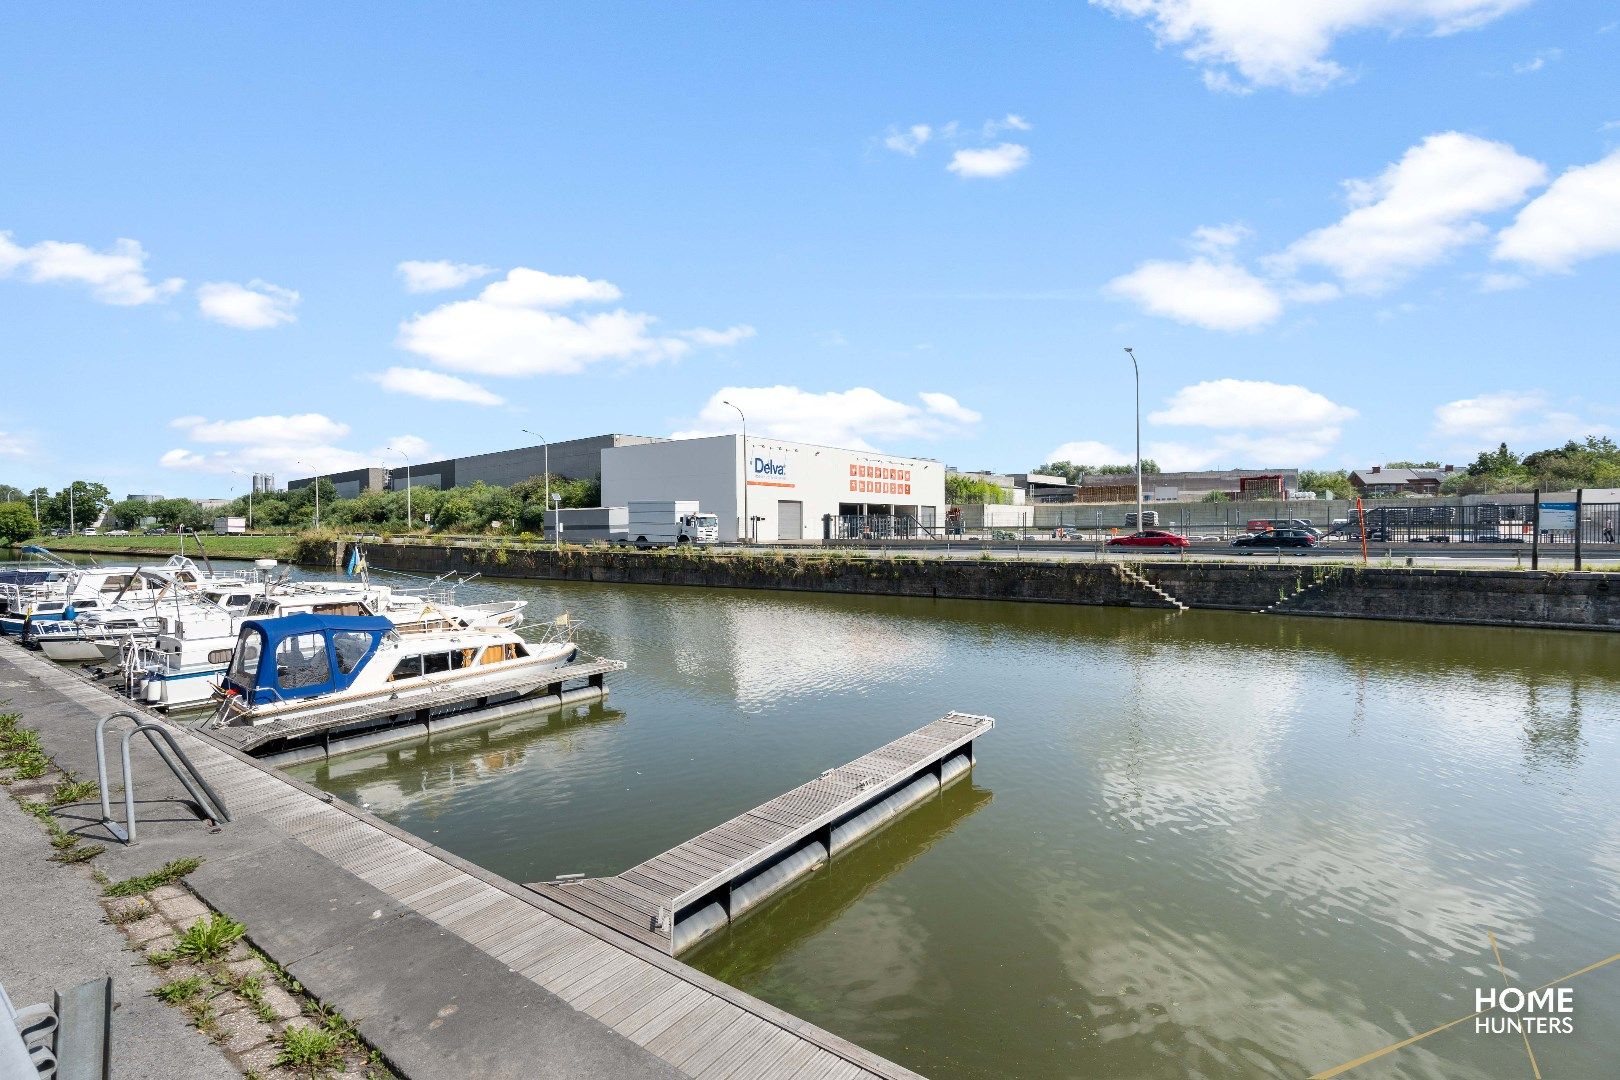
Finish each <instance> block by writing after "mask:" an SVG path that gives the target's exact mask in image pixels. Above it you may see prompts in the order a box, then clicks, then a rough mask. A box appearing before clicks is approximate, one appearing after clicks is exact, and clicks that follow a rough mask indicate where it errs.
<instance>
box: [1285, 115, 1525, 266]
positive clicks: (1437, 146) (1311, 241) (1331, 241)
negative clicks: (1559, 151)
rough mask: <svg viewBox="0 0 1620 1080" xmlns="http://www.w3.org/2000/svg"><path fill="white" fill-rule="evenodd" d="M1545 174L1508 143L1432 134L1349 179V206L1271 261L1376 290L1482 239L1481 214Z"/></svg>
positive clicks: (1515, 197) (1519, 197)
mask: <svg viewBox="0 0 1620 1080" xmlns="http://www.w3.org/2000/svg"><path fill="white" fill-rule="evenodd" d="M1545 181H1546V167H1545V166H1544V165H1542V164H1541V163H1540V162H1538V161H1534V160H1532V159H1530V158H1527V157H1522V156H1520V155H1519V154H1518V153H1516V152H1515V151H1514V149H1513V148H1512V147H1511V146H1508V145H1507V144H1506V143H1499V142H1490V141H1489V140H1486V139H1481V138H1479V137H1477V136H1474V135H1465V134H1463V133H1461V132H1456V131H1448V132H1444V133H1442V134H1439V135H1431V136H1429V137H1428V138H1426V139H1424V140H1423V142H1421V143H1419V144H1418V145H1417V146H1414V147H1412V148H1411V149H1409V150H1407V151H1406V153H1405V154H1404V155H1403V156H1402V157H1401V160H1400V161H1398V162H1396V163H1394V164H1392V165H1390V166H1389V167H1388V168H1386V169H1385V170H1384V171H1383V172H1382V173H1380V174H1379V175H1378V176H1377V177H1375V178H1373V179H1371V180H1352V181H1350V182H1348V183H1347V184H1346V185H1345V187H1346V190H1347V191H1348V194H1349V201H1350V205H1351V207H1352V209H1351V210H1350V212H1349V213H1348V214H1346V215H1345V216H1344V217H1343V218H1341V219H1340V220H1339V221H1338V222H1336V223H1335V224H1333V225H1329V226H1327V227H1326V228H1322V229H1317V230H1316V231H1314V232H1311V233H1308V234H1307V235H1305V236H1304V237H1301V238H1300V239H1299V240H1297V241H1295V242H1294V243H1293V244H1292V245H1290V246H1289V248H1288V249H1287V250H1286V251H1285V252H1284V253H1283V254H1282V255H1280V256H1278V257H1275V258H1273V259H1272V260H1269V265H1270V266H1271V267H1272V268H1273V269H1274V270H1275V271H1277V272H1279V273H1282V274H1289V273H1292V272H1294V271H1295V270H1297V269H1298V268H1299V267H1301V266H1307V265H1319V266H1324V267H1326V268H1328V269H1329V270H1330V271H1332V272H1333V273H1334V274H1336V275H1337V276H1338V277H1339V278H1340V279H1341V280H1342V281H1343V282H1344V285H1345V287H1346V288H1348V289H1351V290H1352V291H1356V292H1369V293H1371V292H1379V291H1382V290H1384V289H1387V288H1389V287H1390V286H1391V285H1393V284H1395V283H1397V282H1399V281H1400V280H1402V279H1403V278H1405V277H1406V276H1408V275H1410V274H1411V273H1413V272H1415V271H1417V270H1419V269H1421V268H1423V267H1425V266H1429V265H1431V264H1433V263H1435V262H1438V261H1440V260H1441V259H1444V258H1445V257H1446V256H1447V255H1449V254H1450V253H1451V252H1452V251H1453V250H1455V249H1456V248H1458V247H1461V246H1463V245H1465V244H1468V243H1471V242H1474V241H1476V240H1479V239H1481V238H1483V237H1484V236H1485V235H1486V234H1487V232H1488V230H1487V229H1486V227H1485V225H1484V224H1483V223H1482V222H1480V221H1479V220H1478V218H1479V216H1480V215H1482V214H1487V213H1491V212H1493V211H1499V210H1505V209H1507V208H1509V207H1512V206H1516V205H1517V204H1518V203H1520V202H1521V201H1523V199H1524V197H1525V196H1526V194H1528V193H1529V191H1530V189H1531V188H1534V187H1537V186H1538V185H1540V184H1542V183H1544V182H1545Z"/></svg>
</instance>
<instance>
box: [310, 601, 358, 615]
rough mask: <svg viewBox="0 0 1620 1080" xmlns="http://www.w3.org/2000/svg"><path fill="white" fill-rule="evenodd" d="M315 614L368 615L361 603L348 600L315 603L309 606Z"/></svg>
mask: <svg viewBox="0 0 1620 1080" xmlns="http://www.w3.org/2000/svg"><path fill="white" fill-rule="evenodd" d="M310 610H311V611H313V612H314V613H315V614H317V615H370V614H371V612H369V611H367V610H366V609H365V608H364V607H363V606H362V605H360V604H358V603H355V602H353V601H349V602H346V603H342V604H316V605H315V606H314V607H312V608H310Z"/></svg>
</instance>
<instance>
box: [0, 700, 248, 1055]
mask: <svg viewBox="0 0 1620 1080" xmlns="http://www.w3.org/2000/svg"><path fill="white" fill-rule="evenodd" d="M5 681H7V680H5V679H3V678H0V683H4V682H5ZM7 696H9V695H8V690H7V688H6V687H5V686H3V685H0V700H4V698H6V697H7ZM50 855H51V845H50V837H49V836H47V835H46V833H45V830H44V828H43V827H41V825H40V823H39V822H37V821H35V820H34V819H33V818H31V817H29V816H28V815H27V814H26V813H24V812H23V809H22V807H20V806H18V805H17V804H16V803H15V802H13V801H12V800H11V798H10V797H9V796H7V795H4V794H0V982H3V983H5V986H6V993H8V994H10V995H11V1000H12V1002H13V1003H14V1004H16V1005H17V1006H19V1007H21V1006H23V1005H33V1004H36V1003H38V1002H48V1001H50V1000H51V991H52V990H66V989H67V988H68V987H70V986H76V985H78V984H79V983H82V982H89V981H90V980H91V979H99V978H102V977H104V976H107V975H111V976H112V980H113V1001H114V1005H115V1008H114V1011H113V1063H112V1067H113V1073H114V1075H115V1076H116V1077H118V1080H175V1078H176V1077H182V1076H183V1077H186V1078H187V1080H191V1078H193V1077H195V1078H197V1080H211V1078H214V1077H231V1078H236V1080H240V1077H241V1075H242V1074H241V1073H239V1072H237V1071H236V1068H235V1067H234V1066H232V1065H231V1063H230V1062H229V1061H227V1060H226V1059H225V1055H224V1054H223V1053H221V1052H220V1049H219V1047H217V1046H215V1045H214V1044H213V1043H212V1042H211V1041H209V1039H208V1037H207V1036H206V1035H204V1034H203V1033H202V1032H200V1031H198V1030H197V1029H196V1028H194V1027H192V1026H191V1025H190V1024H189V1023H187V1022H186V1019H185V1015H184V1014H183V1013H181V1012H180V1010H178V1009H171V1008H170V1007H169V1006H167V1005H164V1004H163V1003H162V1002H160V1001H158V1000H157V999H156V998H154V997H152V996H151V991H152V988H153V987H155V986H157V984H158V982H159V981H160V980H159V978H158V977H157V975H156V973H154V972H153V971H152V969H151V968H149V967H148V966H147V965H146V963H145V962H144V961H143V960H142V959H141V956H140V954H139V953H135V952H131V951H130V950H129V949H128V948H127V947H126V946H125V940H124V935H123V934H122V933H120V932H119V931H118V929H117V928H116V927H114V926H110V925H108V924H107V923H106V922H105V921H103V916H104V915H105V912H103V911H102V909H101V905H100V904H99V903H98V902H97V898H98V897H99V896H100V893H101V887H100V886H99V885H97V884H96V883H95V882H94V881H93V880H91V878H90V873H89V870H88V869H87V868H86V867H84V866H64V865H63V864H62V863H58V862H52V861H51V859H50Z"/></svg>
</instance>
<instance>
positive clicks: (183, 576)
mask: <svg viewBox="0 0 1620 1080" xmlns="http://www.w3.org/2000/svg"><path fill="white" fill-rule="evenodd" d="M174 580H176V581H184V582H185V583H186V584H188V585H190V584H195V583H196V580H197V575H196V574H194V573H192V572H191V571H190V570H177V571H176V572H175V575H174Z"/></svg>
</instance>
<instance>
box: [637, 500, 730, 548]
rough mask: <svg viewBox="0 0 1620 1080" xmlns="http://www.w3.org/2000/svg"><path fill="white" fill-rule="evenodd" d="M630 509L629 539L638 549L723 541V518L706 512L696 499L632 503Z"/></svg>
mask: <svg viewBox="0 0 1620 1080" xmlns="http://www.w3.org/2000/svg"><path fill="white" fill-rule="evenodd" d="M627 509H628V511H629V512H628V514H627V519H628V520H627V527H626V529H625V539H626V541H627V542H629V543H632V544H635V545H636V546H637V547H666V546H668V545H670V544H713V543H717V542H718V541H719V540H720V519H719V518H718V517H716V516H715V515H714V514H705V513H702V512H701V511H700V510H699V508H698V503H697V500H696V499H672V500H654V501H647V502H632V503H630V505H629V506H628V507H627Z"/></svg>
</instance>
